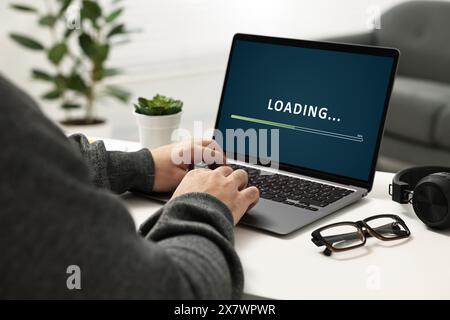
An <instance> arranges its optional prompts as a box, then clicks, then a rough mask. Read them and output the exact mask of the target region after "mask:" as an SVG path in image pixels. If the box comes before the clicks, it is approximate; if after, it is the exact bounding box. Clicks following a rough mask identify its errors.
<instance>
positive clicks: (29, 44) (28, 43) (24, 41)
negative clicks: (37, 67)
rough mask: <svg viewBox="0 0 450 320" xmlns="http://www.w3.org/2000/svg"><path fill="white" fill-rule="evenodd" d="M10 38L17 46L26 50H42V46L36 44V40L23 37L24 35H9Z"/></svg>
mask: <svg viewBox="0 0 450 320" xmlns="http://www.w3.org/2000/svg"><path fill="white" fill-rule="evenodd" d="M9 36H10V37H11V39H13V40H14V41H15V42H17V43H18V44H20V45H22V46H24V47H26V48H28V49H32V50H44V46H43V45H42V44H40V43H39V42H37V41H36V40H34V39H32V38H30V37H27V36H24V35H20V34H17V33H11V34H10V35H9Z"/></svg>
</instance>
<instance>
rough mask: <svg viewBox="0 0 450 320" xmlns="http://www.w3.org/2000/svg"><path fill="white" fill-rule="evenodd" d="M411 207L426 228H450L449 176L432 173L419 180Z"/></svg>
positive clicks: (447, 174)
mask: <svg viewBox="0 0 450 320" xmlns="http://www.w3.org/2000/svg"><path fill="white" fill-rule="evenodd" d="M412 205H413V208H414V211H415V213H416V215H417V216H418V217H419V219H420V220H422V222H423V223H425V224H426V225H427V226H429V227H431V228H435V229H446V228H450V174H449V173H433V174H430V175H428V176H426V177H424V178H423V179H422V180H420V181H419V182H418V183H417V185H416V187H415V188H414V194H413V198H412Z"/></svg>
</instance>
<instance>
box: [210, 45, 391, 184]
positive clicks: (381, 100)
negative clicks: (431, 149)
mask: <svg viewBox="0 0 450 320" xmlns="http://www.w3.org/2000/svg"><path fill="white" fill-rule="evenodd" d="M394 62H395V61H394V58H393V57H389V56H377V55H369V54H360V53H348V52H342V51H332V50H324V49H316V48H304V47H296V46H288V45H282V44H272V43H264V42H253V41H245V40H235V43H234V46H233V51H232V52H231V56H230V62H229V67H228V75H227V82H226V85H225V86H224V92H223V96H222V104H221V107H220V114H219V118H218V119H219V122H218V123H217V128H218V129H220V130H221V131H222V132H224V131H225V129H227V128H232V129H236V128H242V129H244V130H247V129H249V128H256V129H258V128H264V129H279V138H280V140H279V141H280V143H279V159H280V162H282V163H284V164H287V165H290V166H295V167H303V168H307V169H312V170H317V171H321V172H325V173H329V174H333V175H339V176H343V177H348V178H352V179H357V180H362V181H367V180H369V178H370V173H371V168H372V160H373V157H374V153H375V152H376V150H377V139H378V133H379V129H380V126H381V124H382V121H383V114H384V108H385V102H386V96H387V94H388V91H389V84H390V79H391V73H392V68H394V67H395V63H394ZM223 147H224V148H225V150H227V151H230V150H228V148H227V145H226V144H225V145H224V146H223Z"/></svg>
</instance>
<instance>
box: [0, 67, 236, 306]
mask: <svg viewBox="0 0 450 320" xmlns="http://www.w3.org/2000/svg"><path fill="white" fill-rule="evenodd" d="M0 110H1V111H0V148H1V151H0V298H44V299H46V298H63V299H78V298H82V299H84V298H87V299H91V298H94V299H97V298H100V299H103V298H112V299H118V298H125V299H136V298H137V299H140V298H143V299H197V298H201V299H205V298H206V299H216V298H219V299H222V298H225V299H227V298H235V299H236V298H240V296H241V293H242V287H243V273H242V267H241V264H240V261H239V258H238V256H237V255H236V252H235V251H234V249H233V224H232V216H231V213H230V211H229V209H228V208H227V207H226V206H225V205H224V204H223V203H222V202H221V201H219V200H218V199H216V198H214V197H212V196H210V195H208V194H202V193H192V194H187V195H183V196H180V197H178V198H176V199H174V200H172V201H171V202H169V203H168V204H167V205H166V206H164V207H163V208H162V209H161V210H159V212H158V213H157V214H155V215H154V216H153V217H152V218H151V219H149V220H148V221H147V223H145V226H144V227H143V229H142V231H141V234H137V233H136V230H135V226H134V223H133V220H132V218H131V216H130V214H129V212H128V211H127V209H126V208H125V206H124V204H123V203H122V201H121V199H120V197H119V196H117V195H116V194H117V193H123V192H125V191H127V190H139V191H143V192H150V191H151V190H152V186H153V176H154V166H153V160H152V157H151V154H150V152H149V151H148V150H140V151H138V152H130V153H124V152H109V151H106V150H105V147H104V145H103V143H102V142H95V143H92V144H89V143H88V141H87V139H86V138H85V137H84V136H81V135H77V136H73V137H71V138H70V139H67V138H66V137H65V135H64V134H63V133H62V132H61V131H60V130H59V129H58V128H57V127H56V126H55V125H53V124H52V123H51V122H50V121H49V120H48V119H47V118H45V117H44V116H43V114H42V113H41V112H40V111H39V109H38V107H37V106H36V104H35V103H34V102H33V100H32V99H31V98H30V97H29V96H27V95H26V94H25V93H24V92H22V91H20V90H19V89H17V88H16V87H14V86H13V85H12V84H10V83H9V82H7V81H6V80H5V79H4V78H2V77H1V76H0ZM114 193H116V194H114ZM69 266H76V267H79V272H78V271H76V272H74V271H73V269H70V268H69V269H68V267H69ZM78 275H80V277H79V278H73V277H75V276H78ZM74 279H77V280H74ZM78 279H79V282H77V281H78ZM68 280H69V281H68ZM68 282H69V283H72V284H73V283H79V284H80V286H81V289H77V288H73V286H69V287H70V288H72V289H69V288H68V286H67V283H68Z"/></svg>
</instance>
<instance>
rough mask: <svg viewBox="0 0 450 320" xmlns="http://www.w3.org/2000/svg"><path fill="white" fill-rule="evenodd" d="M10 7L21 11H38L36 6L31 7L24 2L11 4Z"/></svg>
mask: <svg viewBox="0 0 450 320" xmlns="http://www.w3.org/2000/svg"><path fill="white" fill-rule="evenodd" d="M10 7H11V8H12V9H15V10H19V11H25V12H37V10H36V8H33V7H30V6H28V5H23V4H11V6H10Z"/></svg>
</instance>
